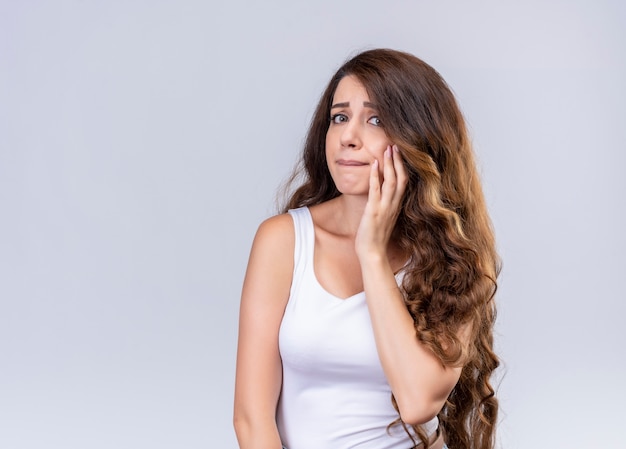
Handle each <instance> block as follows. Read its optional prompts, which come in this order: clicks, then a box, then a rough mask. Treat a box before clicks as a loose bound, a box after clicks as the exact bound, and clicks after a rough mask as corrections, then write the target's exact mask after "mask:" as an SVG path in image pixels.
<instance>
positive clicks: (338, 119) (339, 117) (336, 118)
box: [330, 114, 348, 124]
mask: <svg viewBox="0 0 626 449" xmlns="http://www.w3.org/2000/svg"><path fill="white" fill-rule="evenodd" d="M330 121H331V122H332V123H335V124H339V123H343V122H347V121H348V117H346V116H345V114H335V115H331V116H330Z"/></svg>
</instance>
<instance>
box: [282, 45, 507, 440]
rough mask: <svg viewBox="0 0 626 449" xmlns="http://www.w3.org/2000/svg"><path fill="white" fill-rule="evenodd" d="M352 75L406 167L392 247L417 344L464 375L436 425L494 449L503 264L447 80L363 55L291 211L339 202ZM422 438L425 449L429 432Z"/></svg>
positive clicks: (308, 153)
mask: <svg viewBox="0 0 626 449" xmlns="http://www.w3.org/2000/svg"><path fill="white" fill-rule="evenodd" d="M347 75H352V76H354V77H356V78H357V79H358V80H359V81H360V82H361V83H362V84H363V85H364V86H365V89H366V90H367V92H368V94H369V96H370V98H371V99H372V101H374V102H375V103H376V105H377V109H378V115H379V118H380V119H381V122H382V124H383V125H382V126H383V127H384V129H385V132H386V133H387V135H388V136H389V138H390V140H391V141H392V142H394V143H395V144H396V145H397V146H398V148H399V149H400V151H401V153H402V156H403V159H404V161H405V164H406V167H407V171H408V178H409V179H408V184H407V188H406V193H405V195H404V198H403V201H402V206H401V211H400V214H399V217H398V220H397V223H396V227H395V229H394V234H393V237H392V238H393V239H394V241H395V242H397V243H398V244H399V245H400V247H401V248H402V249H403V250H405V251H406V252H407V253H409V254H410V255H411V259H410V263H409V265H408V266H407V268H406V272H405V276H404V281H403V285H402V290H403V293H404V296H405V302H406V305H407V308H408V310H409V312H410V313H411V315H412V317H413V319H414V323H415V329H416V331H417V336H418V338H419V340H420V341H421V342H422V343H423V344H424V345H425V346H427V347H429V348H430V349H431V350H432V351H433V352H434V353H435V354H436V355H437V356H438V357H439V359H440V360H441V363H442V364H445V365H448V366H453V365H457V366H461V365H462V366H463V368H462V372H461V377H460V379H459V381H458V383H457V385H456V386H455V387H454V389H453V390H452V392H451V393H450V396H449V397H448V399H447V401H446V403H445V405H444V407H443V409H442V410H441V412H440V413H439V415H438V417H439V420H440V423H441V426H442V427H443V430H444V432H445V435H446V440H447V443H448V445H449V446H450V447H453V448H454V449H465V448H467V449H474V448H476V449H491V448H493V446H494V440H495V424H496V419H497V412H498V402H497V399H496V398H495V396H494V389H493V388H492V386H491V384H490V377H491V375H492V373H493V372H494V370H495V369H496V368H497V367H498V364H499V361H498V358H497V356H496V355H495V353H494V351H493V325H494V321H495V317H496V310H495V304H494V301H493V297H494V294H495V291H496V286H497V284H496V277H497V275H498V272H499V259H498V256H497V254H496V250H495V241H494V235H493V230H492V227H491V221H490V219H489V215H488V213H487V208H486V205H485V200H484V197H483V192H482V188H481V184H480V179H479V176H478V173H477V170H476V166H475V163H474V155H473V151H472V147H471V143H470V140H469V137H468V133H467V129H466V125H465V121H464V119H463V115H462V113H461V111H460V109H459V107H458V105H457V102H456V100H455V98H454V95H453V93H452V92H451V90H450V88H449V87H448V85H447V84H446V82H445V81H444V80H443V78H442V77H441V76H440V75H439V73H437V72H436V71H435V70H434V69H433V68H432V67H430V66H429V65H428V64H426V63H425V62H423V61H421V60H420V59H418V58H416V57H415V56H413V55H410V54H408V53H403V52H399V51H394V50H387V49H377V50H369V51H365V52H363V53H360V54H358V55H356V56H355V57H354V58H352V59H350V60H349V61H347V62H346V63H345V64H344V65H343V66H341V67H340V68H339V70H338V71H337V73H335V75H334V76H333V77H332V79H331V80H330V82H329V84H328V86H327V88H326V90H325V91H324V93H323V95H322V97H321V99H320V102H319V104H318V106H317V109H316V110H315V113H314V115H313V119H312V121H311V125H310V128H309V133H308V135H307V139H306V142H305V146H304V151H303V155H302V167H301V170H300V171H299V172H296V173H294V175H293V176H292V178H291V181H292V182H294V179H297V178H298V176H302V178H301V181H302V184H301V185H300V187H298V188H297V189H296V190H295V192H294V193H293V194H292V195H291V198H290V199H289V201H288V203H287V205H286V207H285V208H284V210H285V211H286V210H288V209H291V208H296V207H302V206H312V205H315V204H319V203H322V202H324V201H327V200H329V199H332V198H334V197H336V196H338V195H339V194H340V193H339V191H338V190H337V188H336V187H335V185H334V183H333V180H332V178H331V176H330V172H329V171H328V167H327V163H326V156H325V138H326V132H327V130H328V126H329V114H330V112H329V111H330V107H331V102H332V99H333V95H334V93H335V90H336V88H337V85H338V84H339V81H340V80H341V79H342V78H343V77H345V76H347ZM461 329H468V330H469V331H470V339H469V344H466V345H464V344H462V343H461V341H460V340H459V338H458V337H457V335H458V334H459V331H460V330H461ZM392 401H393V403H394V406H395V407H396V409H397V405H396V403H395V399H394V398H393V397H392ZM397 422H399V421H397ZM394 423H395V422H394ZM392 424H393V423H392ZM415 430H416V432H417V433H418V435H419V436H420V438H421V439H422V441H424V442H425V444H426V445H427V441H428V438H425V435H424V432H423V431H422V429H421V428H420V427H419V426H416V427H415Z"/></svg>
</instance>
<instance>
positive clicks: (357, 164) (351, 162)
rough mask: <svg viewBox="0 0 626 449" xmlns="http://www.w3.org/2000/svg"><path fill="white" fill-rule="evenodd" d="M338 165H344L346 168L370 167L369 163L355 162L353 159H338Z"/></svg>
mask: <svg viewBox="0 0 626 449" xmlns="http://www.w3.org/2000/svg"><path fill="white" fill-rule="evenodd" d="M337 165H343V166H344V167H361V166H364V165H369V163H368V162H361V161H355V160H353V159H337Z"/></svg>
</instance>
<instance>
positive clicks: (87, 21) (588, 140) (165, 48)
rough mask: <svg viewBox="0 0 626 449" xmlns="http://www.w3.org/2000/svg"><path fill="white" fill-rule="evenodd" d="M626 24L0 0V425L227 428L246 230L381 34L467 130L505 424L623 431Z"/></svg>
mask: <svg viewBox="0 0 626 449" xmlns="http://www.w3.org/2000/svg"><path fill="white" fill-rule="evenodd" d="M624 23H626V7H625V6H624V3H623V2H620V1H619V0H615V1H598V0H588V1H538V0H532V1H525V2H502V1H495V0H494V1H473V2H465V1H460V0H459V1H450V0H444V1H437V2H435V1H427V0H416V1H390V2H380V1H378V2H374V1H364V0H359V1H357V0H351V1H340V2H329V1H325V0H324V1H321V0H317V1H315V2H294V1H289V0H284V1H265V2H253V1H247V2H241V1H239V2H237V1H232V2H219V3H214V2H210V1H209V2H207V1H200V0H197V1H191V0H177V1H173V0H170V1H165V0H162V1H148V0H133V1H111V0H108V1H105V0H102V1H93V2H84V1H78V0H75V1H69V0H67V1H63V0H58V1H36V0H31V1H21V2H16V1H9V0H0V213H1V216H0V447H2V448H3V449H5V448H6V449H33V448H47V449H52V448H63V449H72V448H80V449H83V448H91V449H98V448H116V449H124V448H144V447H146V448H147V447H150V448H154V449H158V448H174V447H176V448H213V447H216V448H217V447H220V448H234V447H236V441H235V438H234V433H233V431H232V425H231V416H232V394H233V377H234V360H235V348H236V330H237V312H238V301H239V293H240V286H241V281H242V277H243V273H244V270H245V264H246V261H247V256H248V251H249V247H250V244H251V241H252V237H253V234H254V232H255V229H256V227H257V225H258V223H259V222H260V221H261V220H262V219H263V218H265V217H267V216H268V215H270V214H272V213H273V211H274V198H275V194H276V188H277V187H278V186H279V184H280V182H281V181H282V180H284V178H285V177H286V176H287V175H288V173H289V171H290V169H291V167H292V166H293V163H294V161H295V160H296V157H297V154H298V151H299V149H300V147H301V143H302V140H303V136H304V133H305V130H306V126H307V123H308V120H309V118H310V115H311V113H312V110H313V108H314V106H315V104H316V101H317V98H318V96H319V95H320V93H321V91H322V89H323V87H324V85H325V83H326V82H327V80H328V78H329V77H330V76H331V74H332V73H333V72H334V70H335V69H336V68H337V67H338V66H339V65H340V64H341V63H342V62H343V61H344V60H345V59H346V58H347V57H348V56H349V55H351V54H354V53H355V52H356V51H358V50H362V49H366V48H371V47H392V48H397V49H401V50H405V51H409V52H412V53H414V54H416V55H418V56H420V57H422V58H423V59H424V60H426V61H427V62H429V63H430V64H432V65H433V66H434V67H435V68H437V69H438V70H439V71H440V72H441V73H442V74H443V75H444V77H445V78H446V79H447V80H448V82H449V83H450V85H451V86H452V88H453V89H454V91H455V92H456V93H457V95H458V98H459V101H460V103H461V105H462V107H463V109H464V111H465V113H466V115H467V119H468V121H469V123H470V125H471V128H472V134H473V137H474V140H475V143H476V150H477V154H478V158H479V161H480V165H481V170H482V173H483V178H484V185H485V190H486V195H487V198H488V201H489V204H490V208H491V211H492V214H493V219H494V223H495V226H496V231H497V235H498V240H499V247H500V252H501V254H502V257H503V260H504V270H503V272H502V276H501V285H500V290H499V293H498V301H499V311H500V315H499V322H498V329H497V330H498V339H497V347H498V349H499V352H500V354H501V356H502V358H503V361H504V367H505V370H504V371H502V373H503V380H502V382H501V384H500V388H499V395H500V398H501V403H502V415H501V424H500V431H499V437H498V439H499V442H500V446H501V447H506V448H507V449H508V448H511V449H514V448H527V447H575V448H592V447H593V448H595V447H603V448H607V449H608V448H618V447H622V446H621V443H620V441H621V440H622V438H621V436H622V435H621V433H622V432H621V428H620V426H621V425H622V421H623V418H624V411H623V405H622V404H623V403H624V402H625V401H626V393H625V388H624V385H623V379H625V378H626V361H625V360H624V349H623V345H624V343H625V342H626V338H625V337H626V332H625V331H624V327H625V326H624V324H623V316H624V313H625V312H626V307H625V306H624V302H625V301H624V300H625V299H626V298H625V294H624V292H623V289H622V288H621V280H622V278H623V276H624V273H625V264H624V261H623V255H624V253H625V252H626V239H625V238H624V229H626V218H625V215H624V212H623V209H624V206H625V204H624V194H625V192H626V185H625V181H624V179H625V177H624V175H623V173H622V172H623V171H624V169H625V168H626V158H625V156H624V153H625V150H626V145H625V144H626V126H625V125H624V124H625V123H626V112H625V107H624V105H625V104H626V88H625V84H624V80H625V79H626V31H625V30H626V27H624Z"/></svg>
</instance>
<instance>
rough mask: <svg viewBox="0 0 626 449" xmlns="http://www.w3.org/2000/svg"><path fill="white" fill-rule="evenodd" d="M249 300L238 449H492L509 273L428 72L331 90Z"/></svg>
mask: <svg viewBox="0 0 626 449" xmlns="http://www.w3.org/2000/svg"><path fill="white" fill-rule="evenodd" d="M302 163H303V164H302V165H303V169H304V170H303V171H304V173H303V174H304V181H303V183H302V185H301V186H300V187H298V188H297V189H296V190H295V193H293V195H292V196H291V199H290V200H289V202H288V204H287V207H286V208H285V212H287V213H284V214H282V215H278V216H275V217H272V218H270V219H268V220H267V221H265V222H264V223H262V224H261V226H260V227H259V230H258V232H257V235H256V237H255V239H254V243H253V247H252V252H251V255H250V261H249V265H248V270H247V273H246V277H245V281H244V285H243V293H242V299H241V312H240V324H239V325H240V329H239V347H238V354H237V376H236V387H235V419H234V422H235V430H236V433H237V438H238V441H239V445H240V447H241V448H242V449H281V447H283V446H284V447H286V448H288V449H349V448H358V449H370V448H371V449H392V448H393V449H409V448H413V447H418V448H422V447H423V448H429V447H430V448H441V447H444V442H443V440H444V438H445V441H446V443H447V445H448V446H449V447H450V448H451V449H464V448H479V449H491V448H492V447H493V445H494V431H495V421H496V417H497V401H496V399H495V397H494V390H493V389H492V387H491V385H490V383H489V379H490V376H491V374H492V373H493V371H494V370H495V369H496V367H497V366H498V359H497V357H496V356H495V354H494V353H493V348H492V330H493V324H494V320H495V306H494V302H493V296H494V293H495V290H496V276H497V274H498V258H497V254H496V251H495V244H494V237H493V232H492V228H491V224H490V219H489V216H488V214H487V210H486V207H485V202H484V198H483V193H482V189H481V185H480V181H479V177H478V174H477V171H476V167H475V163H474V158H473V153H472V149H471V143H470V141H469V138H468V135H467V129H466V125H465V122H464V120H463V117H462V114H461V112H460V110H459V107H458V105H457V103H456V101H455V98H454V96H453V94H452V93H451V91H450V89H449V88H448V86H447V85H446V83H445V81H444V80H443V79H442V78H441V76H440V75H439V74H438V73H437V72H436V71H435V70H434V69H433V68H432V67H430V66H429V65H427V64H426V63H424V62H423V61H421V60H420V59H418V58H416V57H414V56H412V55H410V54H407V53H402V52H398V51H393V50H370V51H366V52H363V53H361V54H359V55H357V56H355V57H354V58H352V59H351V60H349V61H348V62H346V63H345V64H344V65H343V66H342V67H341V68H340V69H339V70H338V71H337V73H336V74H335V75H334V76H333V78H332V79H331V80H330V83H329V84H328V87H327V88H326V90H325V92H324V94H323V95H322V98H321V100H320V103H319V105H318V106H317V109H316V111H315V115H314V117H313V120H312V123H311V127H310V130H309V133H308V137H307V140H306V144H305V147H304V152H303V158H302Z"/></svg>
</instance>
